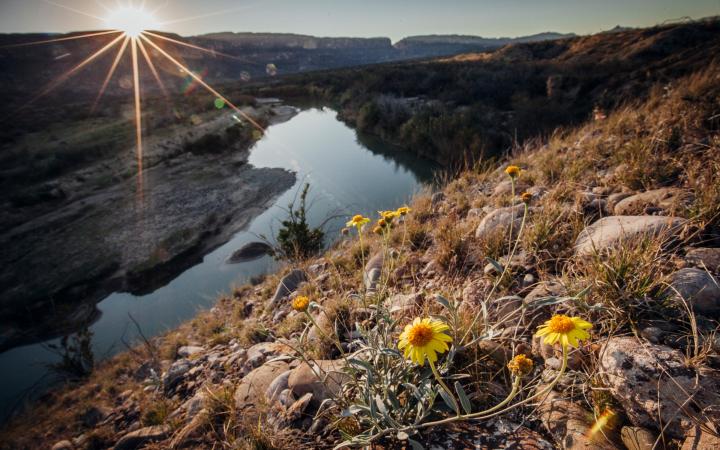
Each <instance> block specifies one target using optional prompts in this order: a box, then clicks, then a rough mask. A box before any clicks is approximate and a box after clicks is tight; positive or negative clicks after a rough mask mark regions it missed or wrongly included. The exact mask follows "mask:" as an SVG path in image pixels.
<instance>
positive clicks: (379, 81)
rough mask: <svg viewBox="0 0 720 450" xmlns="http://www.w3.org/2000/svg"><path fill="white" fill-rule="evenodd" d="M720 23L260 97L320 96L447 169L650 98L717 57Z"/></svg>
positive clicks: (323, 77) (532, 48)
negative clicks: (597, 114)
mask: <svg viewBox="0 0 720 450" xmlns="http://www.w3.org/2000/svg"><path fill="white" fill-rule="evenodd" d="M719 52H720V21H718V20H717V19H712V18H711V19H706V20H702V21H698V22H693V23H686V24H676V25H667V26H658V27H653V28H647V29H637V30H628V31H619V32H613V33H599V34H596V35H592V36H581V37H574V38H567V39H560V40H554V41H546V42H536V43H517V44H512V45H507V46H505V47H503V48H501V49H499V50H497V51H494V52H485V53H466V54H462V55H457V56H453V57H449V58H441V59H436V60H431V61H424V62H405V63H395V64H384V65H378V66H374V67H367V68H363V69H361V70H358V69H346V70H338V71H328V72H322V73H316V74H312V75H297V76H294V77H288V78H286V79H283V80H278V81H277V82H276V83H275V86H274V87H273V88H270V89H268V88H261V89H258V90H257V92H261V93H263V95H280V96H291V95H299V96H307V95H313V96H316V97H318V98H321V99H324V100H325V101H330V102H333V103H334V104H336V105H338V107H339V108H341V116H342V118H343V119H344V120H346V121H347V122H348V123H350V124H352V125H353V126H356V127H357V128H358V129H359V130H362V131H365V132H368V133H372V134H376V135H378V136H380V137H381V138H383V139H385V140H387V141H390V142H394V143H396V144H398V145H400V146H402V147H405V148H407V149H408V150H410V151H413V152H415V153H419V154H421V155H423V156H426V157H428V158H431V159H434V160H435V161H437V162H439V163H441V164H444V165H448V166H450V165H454V164H457V163H459V162H460V163H461V162H463V161H466V160H473V161H474V160H479V159H482V158H483V157H491V156H497V155H502V154H505V153H506V152H507V151H508V150H509V149H510V148H511V147H512V146H513V145H514V144H517V143H518V142H519V143H522V142H523V141H525V140H526V139H531V138H534V137H536V136H538V135H542V136H548V135H550V134H551V133H552V132H553V130H554V129H555V128H556V127H558V126H567V125H574V124H578V123H582V122H583V121H585V120H587V119H588V118H589V117H591V116H592V113H593V110H595V109H596V108H597V109H599V110H602V111H611V110H614V109H616V108H618V107H620V106H622V105H624V104H625V103H626V102H627V101H629V100H631V101H637V100H642V99H645V98H648V96H650V95H651V93H652V92H653V90H654V89H663V88H664V86H665V85H667V86H668V87H672V86H673V85H674V84H675V83H677V82H678V80H679V79H681V78H682V77H684V76H687V75H688V74H692V73H694V72H696V71H698V70H701V69H704V68H706V67H707V66H708V64H710V63H711V62H712V61H713V58H714V55H717V54H720V53H719Z"/></svg>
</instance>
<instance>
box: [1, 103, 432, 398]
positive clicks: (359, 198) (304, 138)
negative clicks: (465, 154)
mask: <svg viewBox="0 0 720 450" xmlns="http://www.w3.org/2000/svg"><path fill="white" fill-rule="evenodd" d="M335 116H336V113H335V111H332V110H329V109H309V110H305V111H302V112H301V113H300V114H298V115H297V116H296V117H294V118H293V119H291V120H290V121H288V122H285V123H282V124H278V125H274V126H271V127H270V128H269V129H268V131H267V133H266V135H265V137H263V139H262V140H261V141H259V142H258V143H257V144H256V146H255V147H254V148H253V150H252V153H251V156H250V161H249V162H250V163H251V164H253V165H254V166H256V167H282V168H286V169H288V170H292V171H294V172H296V173H297V181H296V183H295V186H293V188H291V189H290V190H288V191H287V192H285V193H284V194H282V195H281V196H280V198H278V200H277V201H276V202H275V203H274V205H273V206H272V207H270V208H268V209H267V210H266V211H265V212H264V213H262V214H261V215H260V216H258V217H257V218H256V219H255V220H254V221H253V222H252V224H251V225H250V227H249V229H248V230H247V231H241V232H239V233H237V234H236V235H235V236H234V237H233V238H232V240H230V242H228V243H226V244H225V245H222V246H221V247H219V248H217V249H216V250H215V251H213V252H211V253H209V254H208V255H206V256H205V257H204V258H203V261H202V263H200V264H198V265H196V266H194V267H191V268H190V269H188V270H186V271H185V272H183V273H182V274H181V275H180V276H178V277H176V278H175V279H174V280H172V281H171V282H170V283H168V284H167V285H166V286H163V287H161V288H159V289H157V290H156V291H155V292H153V293H151V294H148V295H143V296H134V295H131V294H128V293H115V294H112V295H110V296H108V297H107V298H106V299H105V300H103V301H102V302H100V303H99V304H98V308H99V309H100V310H101V311H102V316H101V317H100V319H99V320H98V321H97V322H96V323H94V324H93V325H92V327H91V330H92V331H93V333H94V337H93V349H94V352H95V354H96V355H97V359H100V358H102V357H104V356H107V355H110V354H112V353H116V352H118V351H122V350H123V349H124V348H125V347H124V344H123V343H122V340H125V341H126V342H134V341H135V339H136V338H137V337H138V336H137V330H136V329H135V327H134V325H133V324H132V322H131V320H130V318H129V316H132V317H133V318H134V319H135V320H137V322H138V324H139V325H140V327H141V329H142V331H143V333H144V334H145V335H146V336H153V335H157V334H159V333H162V332H163V331H165V330H167V329H169V328H172V327H174V326H177V325H178V324H179V323H181V322H183V321H185V320H188V319H190V318H191V317H193V316H194V315H195V314H196V313H197V311H198V310H201V309H205V308H208V307H211V306H212V305H213V303H214V302H215V299H216V298H217V296H218V294H220V293H222V292H229V291H230V289H231V286H232V285H233V284H238V285H239V284H242V283H245V282H247V280H249V279H250V278H251V277H253V276H256V275H259V274H262V273H266V272H268V271H270V270H273V269H275V268H276V267H277V263H276V262H275V261H274V260H272V259H271V258H269V257H263V258H261V259H257V260H255V261H251V262H247V263H242V264H234V265H229V264H225V259H226V258H227V256H228V255H230V254H231V253H232V252H233V251H234V250H236V249H238V248H240V247H241V246H242V245H243V244H245V243H248V242H251V241H254V240H257V237H256V236H257V235H259V234H264V235H268V236H270V235H271V234H272V232H273V231H277V229H278V227H279V224H280V222H279V221H280V219H281V218H282V217H283V215H284V213H283V210H282V209H281V208H285V207H287V205H288V204H289V203H291V202H292V201H293V198H295V197H296V195H297V192H298V189H300V188H301V187H302V184H303V183H304V182H309V183H310V184H311V190H310V194H309V198H308V200H309V204H311V205H312V208H311V209H310V211H309V212H308V219H309V221H310V224H311V225H318V224H319V223H321V222H322V221H323V220H325V219H326V218H327V217H329V216H332V215H335V214H342V217H337V218H335V219H333V220H330V221H329V222H328V223H327V225H326V228H327V229H328V230H333V231H330V232H329V233H328V238H329V239H333V238H335V237H336V236H337V233H336V232H337V230H339V229H340V228H341V227H342V226H343V223H344V222H345V221H346V220H347V216H349V215H352V214H355V213H363V214H365V215H370V216H371V217H374V216H375V215H376V211H378V210H384V209H390V208H396V207H398V206H400V205H401V204H403V203H405V202H406V201H408V200H409V198H410V197H411V196H412V194H413V193H414V192H416V191H417V190H418V189H419V188H420V186H421V182H428V181H430V179H431V177H432V166H431V165H430V164H429V163H427V162H423V161H418V160H417V159H416V158H414V157H413V156H411V155H409V154H408V153H397V150H394V149H392V148H388V147H383V146H382V145H381V144H380V143H377V141H374V140H372V139H368V138H363V139H362V140H360V139H358V137H357V135H356V133H355V131H353V130H352V129H350V128H348V127H347V126H346V125H344V124H343V123H342V122H340V121H338V120H337V119H336V117H335ZM361 142H363V143H372V145H370V149H368V148H367V147H365V146H364V145H363V144H361ZM54 342H57V340H55V341H54ZM54 360H55V356H54V355H53V354H52V353H50V352H49V351H48V350H47V349H45V348H43V347H42V344H35V345H30V346H25V347H19V348H16V349H13V350H10V351H8V352H5V353H3V354H1V355H0V366H1V367H3V369H4V370H2V371H0V385H2V386H3V389H2V394H1V397H0V412H4V411H6V410H7V408H8V407H10V406H11V404H12V399H13V398H15V397H17V396H18V394H20V393H21V392H23V391H25V390H28V389H30V388H31V387H32V386H33V385H34V384H35V383H36V382H37V381H38V380H39V379H40V378H41V377H42V376H43V374H44V373H45V372H46V369H45V364H47V363H49V362H52V361H54ZM8 368H12V370H7V369H8Z"/></svg>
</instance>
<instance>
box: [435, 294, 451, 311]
mask: <svg viewBox="0 0 720 450" xmlns="http://www.w3.org/2000/svg"><path fill="white" fill-rule="evenodd" d="M435 300H436V301H437V302H438V303H440V304H441V305H443V306H444V307H445V308H447V309H452V307H451V306H450V300H448V299H446V298H445V297H443V296H442V295H440V294H437V295H436V296H435Z"/></svg>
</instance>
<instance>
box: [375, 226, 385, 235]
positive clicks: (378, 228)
mask: <svg viewBox="0 0 720 450" xmlns="http://www.w3.org/2000/svg"><path fill="white" fill-rule="evenodd" d="M382 232H383V229H382V227H381V226H380V225H375V228H373V233H375V234H382Z"/></svg>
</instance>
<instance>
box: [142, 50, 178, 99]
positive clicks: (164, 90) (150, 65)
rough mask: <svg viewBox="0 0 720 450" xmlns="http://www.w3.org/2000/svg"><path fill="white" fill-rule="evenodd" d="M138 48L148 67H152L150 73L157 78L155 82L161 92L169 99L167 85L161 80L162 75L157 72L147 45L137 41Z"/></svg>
mask: <svg viewBox="0 0 720 450" xmlns="http://www.w3.org/2000/svg"><path fill="white" fill-rule="evenodd" d="M137 44H138V47H140V51H141V52H142V54H143V57H144V58H145V62H146V63H147V65H148V67H150V72H152V74H153V77H155V81H157V84H158V86H160V90H161V91H162V93H163V95H164V96H165V97H166V98H167V97H170V95H169V94H168V91H167V89H165V83H163V81H162V79H161V78H160V75H159V74H158V72H157V70H156V69H155V64H153V62H152V59H151V58H150V54H149V53H148V51H147V50H146V49H145V44H143V43H142V41H140V40H137Z"/></svg>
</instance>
